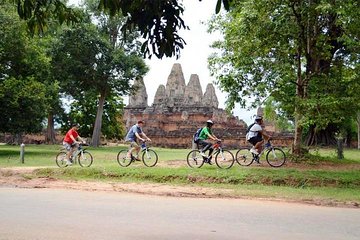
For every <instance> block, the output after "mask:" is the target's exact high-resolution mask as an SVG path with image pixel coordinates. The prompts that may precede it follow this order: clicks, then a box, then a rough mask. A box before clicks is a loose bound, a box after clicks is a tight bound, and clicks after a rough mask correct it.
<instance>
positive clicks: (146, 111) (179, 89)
mask: <svg viewBox="0 0 360 240" xmlns="http://www.w3.org/2000/svg"><path fill="white" fill-rule="evenodd" d="M135 86H137V91H136V93H135V94H133V95H132V96H130V97H129V105H128V106H126V107H125V113H124V121H125V123H126V128H127V129H129V128H130V127H131V126H132V125H133V124H135V123H136V122H137V121H138V120H140V119H141V120H143V121H145V125H144V131H145V133H146V135H148V136H149V137H150V138H151V139H152V145H154V146H161V147H172V148H190V147H191V144H192V142H191V140H192V136H193V134H194V133H195V131H196V129H198V128H199V127H203V126H204V125H205V122H206V120H208V119H212V120H213V121H214V122H215V124H214V126H213V132H214V134H215V135H216V136H217V137H219V138H221V139H223V140H224V144H225V145H226V146H227V147H235V148H237V147H239V146H240V145H242V146H244V145H246V140H245V135H246V128H247V126H246V123H245V122H244V121H242V120H239V119H238V118H237V117H234V116H232V115H229V114H228V113H227V112H226V111H225V110H223V109H220V108H219V107H218V105H219V101H218V99H217V96H216V93H215V88H214V86H213V85H212V84H211V83H210V84H208V85H207V87H206V90H205V93H203V91H202V88H201V85H200V80H199V76H198V75H196V74H192V75H191V76H190V80H189V82H188V84H187V85H186V84H185V78H184V75H183V72H182V68H181V65H180V64H174V65H173V67H172V69H171V72H170V75H169V77H168V79H167V83H166V86H164V85H160V86H159V87H158V89H157V91H156V94H155V98H154V102H153V104H152V105H151V106H148V95H147V92H146V87H145V84H144V81H143V80H142V79H138V80H136V82H135Z"/></svg>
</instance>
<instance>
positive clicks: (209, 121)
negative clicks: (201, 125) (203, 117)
mask: <svg viewBox="0 0 360 240" xmlns="http://www.w3.org/2000/svg"><path fill="white" fill-rule="evenodd" d="M206 123H208V124H211V125H212V124H214V122H213V121H211V120H210V119H209V120H207V121H206Z"/></svg>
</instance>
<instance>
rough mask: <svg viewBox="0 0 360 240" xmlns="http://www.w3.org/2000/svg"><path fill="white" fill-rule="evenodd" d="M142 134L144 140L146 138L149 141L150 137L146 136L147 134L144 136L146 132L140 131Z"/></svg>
mask: <svg viewBox="0 0 360 240" xmlns="http://www.w3.org/2000/svg"><path fill="white" fill-rule="evenodd" d="M142 135H143V137H144V138H146V140H148V141H150V142H151V139H150V138H148V136H146V134H145V133H144V132H142Z"/></svg>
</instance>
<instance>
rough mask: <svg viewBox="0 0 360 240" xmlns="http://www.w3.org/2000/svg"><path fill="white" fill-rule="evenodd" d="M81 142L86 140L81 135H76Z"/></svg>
mask: <svg viewBox="0 0 360 240" xmlns="http://www.w3.org/2000/svg"><path fill="white" fill-rule="evenodd" d="M77 138H78V139H79V140H80V141H81V142H82V143H85V142H86V141H85V140H84V139H83V138H82V137H80V136H78V137H77Z"/></svg>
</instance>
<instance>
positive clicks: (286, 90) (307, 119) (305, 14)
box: [209, 0, 360, 154]
mask: <svg viewBox="0 0 360 240" xmlns="http://www.w3.org/2000/svg"><path fill="white" fill-rule="evenodd" d="M359 10H360V6H359V4H358V2H357V1H331V0H325V1H316V0H309V1H298V0H286V1H280V0H275V1H265V0H256V1H250V0H242V1H234V4H232V5H231V9H230V12H229V14H227V15H225V16H224V17H223V18H222V17H218V18H215V19H214V20H213V21H212V23H211V25H210V31H215V30H220V31H221V32H222V33H223V34H224V41H219V42H217V43H215V44H214V47H215V48H217V49H219V50H221V52H218V53H216V54H214V55H213V56H212V57H210V58H209V65H210V69H211V73H212V74H213V75H215V76H216V77H217V79H218V83H219V85H220V87H221V88H222V89H223V90H224V91H226V92H228V93H229V98H228V107H229V108H232V107H233V106H234V103H235V102H240V103H241V104H243V105H244V104H245V101H246V99H247V97H248V96H253V97H255V99H256V101H255V102H254V103H253V104H254V105H256V103H258V102H259V101H260V100H261V99H263V98H265V97H267V96H268V95H271V96H273V97H274V99H275V100H276V101H277V102H279V103H281V108H282V109H283V110H284V111H286V112H287V114H288V115H289V116H292V117H293V118H294V119H295V136H294V149H293V152H294V153H295V154H301V140H302V135H303V130H304V127H307V126H310V125H312V124H316V126H317V128H318V129H324V128H325V127H326V126H327V125H328V124H330V123H332V122H337V121H338V120H337V119H336V118H339V117H340V119H339V120H341V119H342V118H343V117H344V116H345V115H344V114H348V113H350V112H351V111H353V110H354V109H355V108H356V104H353V103H354V99H356V94H352V95H351V97H350V98H349V97H348V96H346V95H345V94H344V91H346V92H347V93H350V92H351V91H350V90H351V89H353V87H354V86H355V85H356V81H358V79H356V78H354V75H355V71H354V69H355V68H354V66H356V65H357V64H358V60H359V57H358V54H359V49H360V48H359V47H360V46H359V41H358V40H357V39H358V38H359V35H360V32H359V27H358V24H359V22H360V21H359V20H360V19H359V17H360V16H359V15H358V14H357V13H358V12H359ZM339 81H340V82H339ZM339 87H341V91H342V93H341V91H337V89H338V88H339ZM333 92H335V93H334V94H332V93H333ZM358 93H359V92H357V95H359V94H358ZM339 97H340V99H339ZM344 106H346V107H344Z"/></svg>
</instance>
